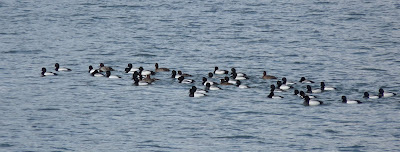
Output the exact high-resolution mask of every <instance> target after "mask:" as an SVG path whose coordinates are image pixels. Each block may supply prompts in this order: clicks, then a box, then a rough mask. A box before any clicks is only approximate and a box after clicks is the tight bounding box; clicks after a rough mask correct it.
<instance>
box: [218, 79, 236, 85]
mask: <svg viewBox="0 0 400 152" xmlns="http://www.w3.org/2000/svg"><path fill="white" fill-rule="evenodd" d="M220 81H221V83H219V84H220V85H233V84H232V83H229V82H227V81H226V80H225V79H221V80H220Z"/></svg>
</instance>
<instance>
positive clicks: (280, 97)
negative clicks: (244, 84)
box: [267, 92, 283, 99]
mask: <svg viewBox="0 0 400 152" xmlns="http://www.w3.org/2000/svg"><path fill="white" fill-rule="evenodd" d="M267 97H268V98H272V99H282V98H283V97H282V96H276V95H275V94H274V92H270V93H269V95H268V96H267Z"/></svg>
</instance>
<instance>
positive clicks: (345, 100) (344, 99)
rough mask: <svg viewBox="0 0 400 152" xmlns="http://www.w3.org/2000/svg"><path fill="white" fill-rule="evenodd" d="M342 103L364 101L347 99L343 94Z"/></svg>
mask: <svg viewBox="0 0 400 152" xmlns="http://www.w3.org/2000/svg"><path fill="white" fill-rule="evenodd" d="M342 103H347V104H360V103H362V102H361V101H359V100H347V98H346V96H342Z"/></svg>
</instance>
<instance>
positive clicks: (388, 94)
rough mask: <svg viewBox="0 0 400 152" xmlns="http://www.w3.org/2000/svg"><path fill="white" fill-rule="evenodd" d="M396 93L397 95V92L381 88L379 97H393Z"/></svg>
mask: <svg viewBox="0 0 400 152" xmlns="http://www.w3.org/2000/svg"><path fill="white" fill-rule="evenodd" d="M395 95H396V94H395V93H392V92H385V91H384V90H383V89H382V88H380V89H379V94H378V97H379V98H386V97H392V96H395Z"/></svg>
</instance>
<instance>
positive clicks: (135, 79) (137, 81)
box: [133, 77, 150, 86]
mask: <svg viewBox="0 0 400 152" xmlns="http://www.w3.org/2000/svg"><path fill="white" fill-rule="evenodd" d="M133 80H134V83H133V84H134V85H136V86H146V85H149V84H150V83H148V82H146V81H140V80H139V79H138V78H136V77H134V78H133Z"/></svg>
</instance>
